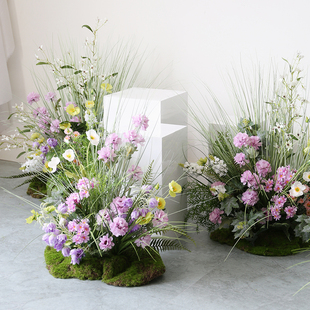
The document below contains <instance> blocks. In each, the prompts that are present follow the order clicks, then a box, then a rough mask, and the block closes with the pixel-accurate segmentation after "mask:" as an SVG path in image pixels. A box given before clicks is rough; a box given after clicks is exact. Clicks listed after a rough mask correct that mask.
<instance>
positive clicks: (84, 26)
mask: <svg viewBox="0 0 310 310" xmlns="http://www.w3.org/2000/svg"><path fill="white" fill-rule="evenodd" d="M82 28H87V29H88V30H90V31H91V32H93V29H91V28H90V27H89V26H88V25H83V26H82Z"/></svg>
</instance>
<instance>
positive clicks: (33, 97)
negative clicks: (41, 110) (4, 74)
mask: <svg viewBox="0 0 310 310" xmlns="http://www.w3.org/2000/svg"><path fill="white" fill-rule="evenodd" d="M39 100H40V95H39V94H37V93H34V92H32V93H29V94H28V96H27V102H28V103H29V104H30V105H31V104H33V103H34V102H38V101H39Z"/></svg>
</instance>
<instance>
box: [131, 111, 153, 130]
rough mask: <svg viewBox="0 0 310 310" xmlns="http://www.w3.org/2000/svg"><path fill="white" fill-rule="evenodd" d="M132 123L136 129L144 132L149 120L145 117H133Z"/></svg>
mask: <svg viewBox="0 0 310 310" xmlns="http://www.w3.org/2000/svg"><path fill="white" fill-rule="evenodd" d="M132 122H133V124H134V126H135V127H136V128H139V129H140V128H141V129H142V130H144V131H145V130H146V129H147V128H148V127H149V119H148V118H147V117H146V116H145V115H141V114H139V115H137V116H133V117H132Z"/></svg>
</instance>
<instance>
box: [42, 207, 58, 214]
mask: <svg viewBox="0 0 310 310" xmlns="http://www.w3.org/2000/svg"><path fill="white" fill-rule="evenodd" d="M44 210H45V211H46V212H47V213H52V212H53V211H55V210H56V208H55V206H48V207H46V208H44Z"/></svg>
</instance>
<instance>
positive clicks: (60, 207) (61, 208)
mask: <svg viewBox="0 0 310 310" xmlns="http://www.w3.org/2000/svg"><path fill="white" fill-rule="evenodd" d="M57 210H58V211H59V212H60V213H62V214H64V213H67V211H68V207H67V205H66V204H65V203H61V204H59V205H58V207H57Z"/></svg>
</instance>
